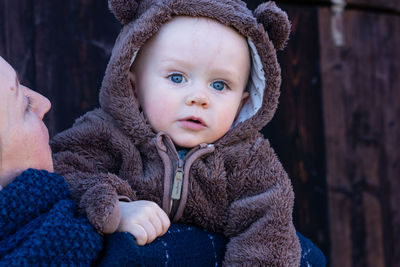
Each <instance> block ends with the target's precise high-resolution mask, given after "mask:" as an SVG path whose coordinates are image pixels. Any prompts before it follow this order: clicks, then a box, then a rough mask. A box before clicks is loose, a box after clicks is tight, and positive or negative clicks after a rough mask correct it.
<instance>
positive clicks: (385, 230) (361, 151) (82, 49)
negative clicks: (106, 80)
mask: <svg viewBox="0 0 400 267" xmlns="http://www.w3.org/2000/svg"><path fill="white" fill-rule="evenodd" d="M260 2H262V1H261V0H259V1H257V0H250V1H248V5H249V7H251V8H255V7H256V6H257V5H258V4H259V3H260ZM277 2H278V3H280V6H281V7H282V8H283V9H284V10H286V11H287V12H288V15H289V17H290V19H291V21H292V24H293V27H292V34H291V40H290V41H289V44H288V47H287V48H286V50H285V51H283V52H279V53H278V57H279V60H280V62H281V66H282V77H283V83H282V94H281V99H280V105H279V108H278V111H277V114H276V116H275V117H274V119H273V120H272V122H271V123H270V124H269V125H268V126H267V127H266V128H265V129H264V130H263V133H264V134H265V135H266V136H267V137H268V138H269V139H270V140H271V143H272V146H273V147H274V148H275V150H276V151H277V154H278V156H279V158H280V159H281V161H282V163H283V165H284V166H285V169H286V170H287V171H288V173H289V175H290V177H291V179H292V181H293V185H294V190H295V194H296V204H295V211H294V218H295V225H296V228H297V229H298V230H299V231H300V232H302V233H303V234H304V235H306V236H307V237H309V238H310V239H311V240H312V241H314V242H315V243H316V244H317V245H318V246H319V247H320V248H321V249H322V250H323V252H324V253H325V255H326V256H327V257H328V259H329V263H330V266H338V267H339V266H340V267H342V266H345V267H347V266H367V267H370V266H371V267H372V266H374V267H375V266H378V267H379V266H385V267H388V266H400V246H399V245H397V244H398V243H400V207H399V204H400V194H398V193H397V192H400V179H399V176H400V152H399V148H400V126H399V119H398V118H400V75H399V74H398V73H399V70H400V66H399V65H400V48H399V47H400V37H399V36H398V35H399V33H400V1H398V0H347V1H345V2H346V4H347V6H346V9H345V10H344V12H343V16H342V19H341V20H342V21H341V23H342V24H341V25H342V26H343V27H342V28H340V27H339V29H338V30H339V32H342V33H343V37H344V44H343V45H342V46H338V45H337V44H335V41H334V40H333V39H332V25H331V24H332V20H331V17H332V14H333V13H332V10H331V4H330V3H331V1H329V0H282V1H277ZM339 19H340V18H339ZM119 30H120V25H119V23H118V22H117V21H116V20H115V19H114V18H113V16H112V14H111V13H110V12H109V11H108V9H107V1H106V0H66V1H51V0H1V1H0V55H1V56H3V57H4V58H5V59H6V60H8V61H9V62H10V63H11V64H12V65H13V66H14V67H15V69H16V70H17V71H18V72H19V76H20V79H21V80H22V82H23V83H24V84H25V85H27V86H29V87H31V88H32V89H34V90H36V91H38V92H40V93H42V94H44V95H46V96H48V97H49V98H50V99H51V101H52V103H53V107H52V109H51V111H50V112H49V114H48V115H47V116H46V119H45V121H46V124H47V125H48V127H49V130H50V134H51V136H53V135H54V134H56V133H57V132H59V131H62V130H63V129H66V128H68V127H70V126H71V125H72V123H73V121H74V119H76V118H77V117H78V116H80V115H81V114H83V113H84V112H86V111H88V110H91V109H93V108H94V107H97V106H98V89H99V88H100V84H101V81H102V78H103V75H104V70H105V67H106V64H107V62H108V58H109V56H110V53H111V49H112V46H113V43H114V41H115V38H116V36H117V34H118V32H119Z"/></svg>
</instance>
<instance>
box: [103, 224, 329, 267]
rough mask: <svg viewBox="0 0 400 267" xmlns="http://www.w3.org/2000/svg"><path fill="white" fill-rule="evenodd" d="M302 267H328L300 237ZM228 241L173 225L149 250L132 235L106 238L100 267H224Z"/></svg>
mask: <svg viewBox="0 0 400 267" xmlns="http://www.w3.org/2000/svg"><path fill="white" fill-rule="evenodd" d="M298 237H299V239H300V244H301V249H302V253H301V265H300V266H301V267H315V266H317V267H319V266H325V265H326V260H325V257H324V255H323V254H322V252H321V251H320V250H319V249H318V248H317V247H316V246H315V245H314V244H313V243H312V242H311V241H310V240H309V239H307V238H305V237H304V236H303V235H301V234H299V233H298ZM227 242H228V239H227V238H225V237H224V236H223V235H221V234H217V233H210V232H208V231H206V230H204V229H201V228H198V227H195V226H187V225H184V224H172V225H171V227H170V228H169V230H168V232H167V233H166V234H165V235H164V236H162V237H159V238H157V239H156V240H155V241H154V242H152V243H150V244H148V245H146V246H137V245H136V243H135V239H134V237H133V236H132V235H131V234H129V233H115V234H113V235H110V236H107V237H106V244H105V251H104V258H103V259H102V262H101V264H100V265H101V266H171V267H172V266H173V267H175V266H178V267H179V266H189V267H196V266H222V261H223V259H224V253H225V246H226V244H227Z"/></svg>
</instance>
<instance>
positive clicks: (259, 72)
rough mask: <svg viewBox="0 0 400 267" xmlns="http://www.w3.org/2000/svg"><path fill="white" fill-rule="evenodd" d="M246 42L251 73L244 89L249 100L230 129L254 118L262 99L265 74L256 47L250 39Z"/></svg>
mask: <svg viewBox="0 0 400 267" xmlns="http://www.w3.org/2000/svg"><path fill="white" fill-rule="evenodd" d="M247 42H248V44H249V47H250V54H251V73H250V79H249V81H248V83H247V88H246V91H247V92H249V98H248V99H247V101H246V103H245V104H244V105H243V107H242V109H241V110H240V112H239V115H238V117H237V118H236V120H235V122H234V123H233V125H232V127H234V126H236V125H237V124H238V123H239V122H243V121H245V120H247V119H249V118H251V117H252V116H254V115H255V114H256V113H257V111H258V110H259V109H260V108H261V106H262V102H263V97H264V88H265V72H264V69H263V65H262V63H261V58H260V56H259V55H258V52H257V49H256V46H255V45H254V43H253V42H252V41H251V40H250V38H247Z"/></svg>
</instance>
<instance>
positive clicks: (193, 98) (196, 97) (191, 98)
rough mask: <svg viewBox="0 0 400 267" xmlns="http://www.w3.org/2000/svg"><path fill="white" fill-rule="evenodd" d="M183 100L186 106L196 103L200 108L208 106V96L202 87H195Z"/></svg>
mask: <svg viewBox="0 0 400 267" xmlns="http://www.w3.org/2000/svg"><path fill="white" fill-rule="evenodd" d="M185 102H186V105H188V106H193V105H197V106H201V107H202V108H208V107H209V106H210V98H209V97H208V95H207V93H206V92H204V90H203V89H197V90H196V89H195V91H194V92H193V93H192V94H190V95H188V96H187V98H186V101H185Z"/></svg>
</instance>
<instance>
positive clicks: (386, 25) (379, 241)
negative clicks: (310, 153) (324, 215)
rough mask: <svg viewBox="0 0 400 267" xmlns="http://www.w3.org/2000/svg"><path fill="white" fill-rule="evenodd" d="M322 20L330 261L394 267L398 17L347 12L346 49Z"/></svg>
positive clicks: (325, 12) (325, 14)
mask: <svg viewBox="0 0 400 267" xmlns="http://www.w3.org/2000/svg"><path fill="white" fill-rule="evenodd" d="M319 18H320V20H319V25H320V44H321V67H322V84H323V90H322V91H323V110H324V124H325V142H326V153H327V154H326V155H327V183H328V196H329V203H330V204H329V210H330V218H331V220H330V225H331V226H330V228H331V248H332V249H331V255H340V257H334V256H332V257H331V259H332V262H331V263H332V266H341V267H343V266H371V267H372V266H399V264H400V262H399V259H398V257H399V256H397V255H399V250H398V246H397V243H398V242H399V241H400V240H399V220H398V214H399V210H398V203H400V202H399V201H398V200H399V197H398V196H396V195H397V193H395V192H396V191H397V192H398V190H400V187H399V182H398V179H399V175H400V169H399V166H398V162H399V152H398V150H397V151H394V150H393V148H392V147H393V146H394V147H397V148H400V142H399V138H398V136H399V132H400V124H399V123H398V122H397V121H396V120H395V119H394V118H395V117H397V118H398V116H400V101H399V100H400V90H399V89H400V82H399V78H398V75H397V73H396V71H395V70H398V69H399V68H400V64H399V62H400V53H399V52H398V51H399V49H398V47H399V45H400V43H399V42H400V39H399V38H398V37H397V36H393V33H394V32H400V31H399V30H400V18H399V17H397V16H394V15H385V14H374V13H366V12H357V11H346V12H345V16H344V25H345V28H344V29H345V33H344V34H345V46H343V47H337V46H335V45H334V43H333V40H332V39H331V35H330V30H329V29H330V19H329V18H330V10H329V9H327V8H322V9H321V10H320V16H319ZM394 136H397V139H396V138H395V137H394ZM396 201H397V205H396V206H393V205H394V203H395V202H396ZM396 210H397V211H396Z"/></svg>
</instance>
